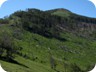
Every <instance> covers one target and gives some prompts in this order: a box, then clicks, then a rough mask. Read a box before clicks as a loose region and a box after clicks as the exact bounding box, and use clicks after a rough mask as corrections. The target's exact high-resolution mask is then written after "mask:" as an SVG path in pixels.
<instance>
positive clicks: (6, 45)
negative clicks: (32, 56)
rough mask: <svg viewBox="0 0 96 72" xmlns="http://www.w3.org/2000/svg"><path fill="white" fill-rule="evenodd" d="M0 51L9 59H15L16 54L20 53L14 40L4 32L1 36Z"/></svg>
mask: <svg viewBox="0 0 96 72" xmlns="http://www.w3.org/2000/svg"><path fill="white" fill-rule="evenodd" d="M0 51H1V54H2V55H3V54H4V56H5V57H6V58H7V59H12V58H14V57H15V54H16V53H17V52H18V51H19V48H17V46H16V45H15V41H14V38H12V36H11V34H10V33H8V32H6V31H3V32H2V34H1V35H0ZM2 55H1V56H2Z"/></svg>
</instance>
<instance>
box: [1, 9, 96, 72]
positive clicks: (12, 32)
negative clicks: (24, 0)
mask: <svg viewBox="0 0 96 72" xmlns="http://www.w3.org/2000/svg"><path fill="white" fill-rule="evenodd" d="M0 24H1V25H0V60H1V63H2V65H3V66H4V68H5V69H6V70H8V71H10V72H87V71H88V70H90V69H92V67H93V66H94V64H95V63H96V57H95V56H96V53H95V52H96V25H95V24H96V19H95V18H88V17H85V16H80V15H77V14H74V13H72V12H70V11H68V10H66V9H54V10H49V11H41V10H38V9H27V10H26V11H17V12H14V13H13V14H11V15H10V16H9V17H5V18H3V19H0ZM10 65H11V66H13V67H10Z"/></svg>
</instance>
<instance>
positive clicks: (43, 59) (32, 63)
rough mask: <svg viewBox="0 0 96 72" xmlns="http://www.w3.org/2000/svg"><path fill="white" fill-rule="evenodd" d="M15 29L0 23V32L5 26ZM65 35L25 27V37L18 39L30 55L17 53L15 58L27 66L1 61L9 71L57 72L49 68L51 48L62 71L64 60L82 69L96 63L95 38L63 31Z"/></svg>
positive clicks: (7, 28) (58, 68)
mask: <svg viewBox="0 0 96 72" xmlns="http://www.w3.org/2000/svg"><path fill="white" fill-rule="evenodd" d="M14 29H17V28H12V27H10V26H7V25H6V26H2V27H0V33H2V31H3V30H5V31H8V32H10V33H11V34H12V33H13V31H14ZM62 37H64V38H65V39H67V41H64V42H62V41H59V40H57V39H54V38H52V39H49V38H45V37H43V36H40V35H38V34H34V33H30V32H27V31H24V32H23V36H22V40H17V39H16V42H17V45H18V46H21V47H22V48H23V50H22V54H23V55H26V56H27V57H28V58H29V59H26V58H23V57H20V56H17V57H16V58H15V60H16V61H17V62H19V63H21V64H23V65H25V66H27V67H28V68H26V67H24V66H22V65H17V64H12V63H8V62H4V61H0V62H1V63H2V65H3V67H4V69H5V70H7V71H9V72H16V71H17V72H55V71H54V70H52V69H51V68H50V61H49V58H50V54H49V48H50V52H51V54H52V56H53V57H54V59H55V61H56V63H57V67H56V69H57V70H58V71H61V72H64V62H65V61H66V62H67V63H68V64H70V63H76V64H77V65H78V66H79V67H80V68H82V69H86V68H87V67H88V65H91V64H94V63H96V57H95V56H96V41H93V40H88V39H84V38H81V37H78V36H76V35H73V34H71V33H68V32H64V33H63V34H62ZM64 58H66V60H64ZM33 59H35V60H33ZM68 67H69V66H68ZM69 72H70V71H69Z"/></svg>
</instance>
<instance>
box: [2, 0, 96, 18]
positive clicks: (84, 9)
mask: <svg viewBox="0 0 96 72" xmlns="http://www.w3.org/2000/svg"><path fill="white" fill-rule="evenodd" d="M27 8H37V9H41V10H50V9H55V8H65V9H68V10H70V11H71V12H74V13H77V14H80V15H84V16H88V17H95V18H96V8H95V6H94V4H93V3H91V2H90V1H88V0H8V1H7V2H5V3H4V4H3V5H2V7H1V8H0V18H2V17H4V16H7V15H10V14H12V13H13V12H15V11H17V10H26V9H27Z"/></svg>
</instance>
